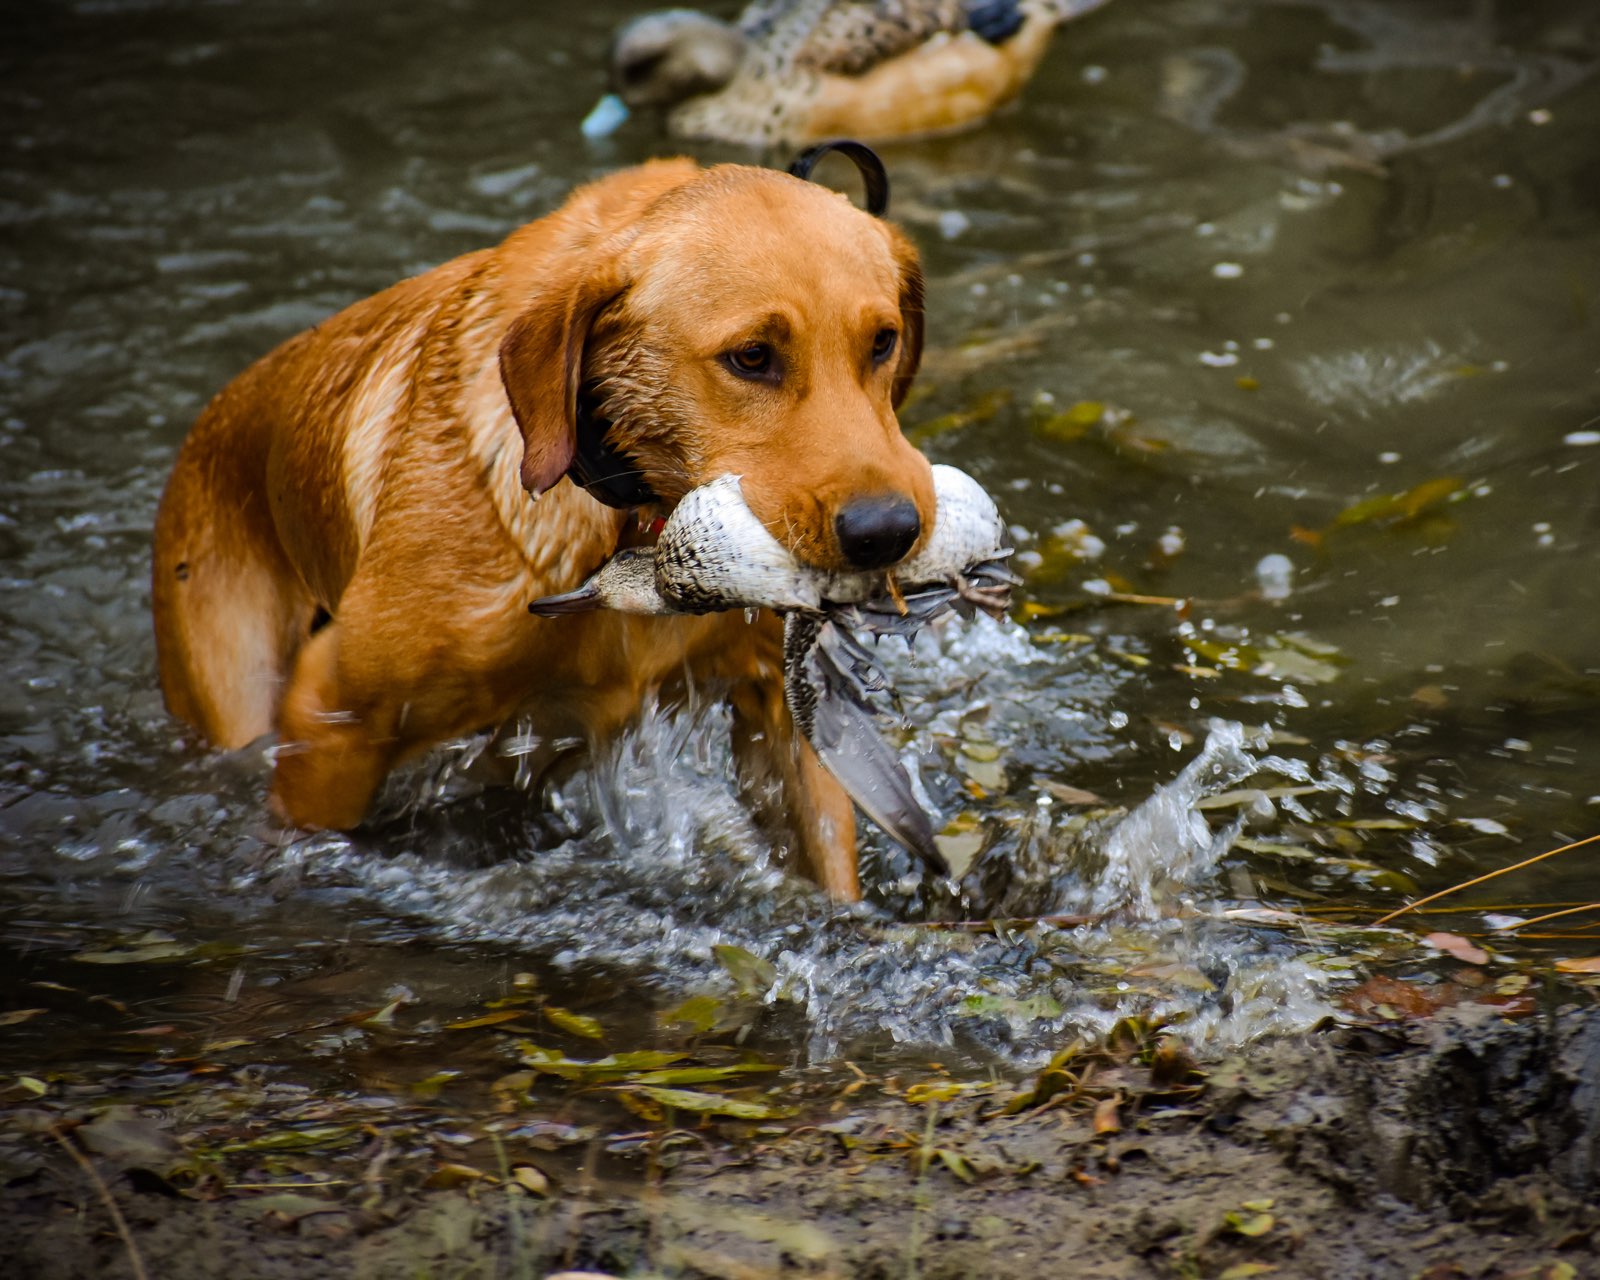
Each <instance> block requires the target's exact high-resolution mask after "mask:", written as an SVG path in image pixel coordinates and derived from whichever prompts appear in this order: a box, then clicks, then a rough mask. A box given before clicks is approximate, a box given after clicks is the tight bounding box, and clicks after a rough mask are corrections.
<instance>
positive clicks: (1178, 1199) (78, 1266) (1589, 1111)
mask: <svg viewBox="0 0 1600 1280" xmlns="http://www.w3.org/2000/svg"><path fill="white" fill-rule="evenodd" d="M1148 1047H1149V1046H1146V1049H1148ZM880 1087H882V1088H886V1089H888V1090H897V1091H898V1093H899V1096H898V1097H891V1096H888V1094H887V1093H886V1092H882V1091H880ZM331 1114H332V1112H331V1108H330V1109H329V1110H328V1115H330V1116H331ZM678 1115H679V1118H680V1119H682V1118H683V1117H682V1113H678ZM458 1119H459V1120H460V1126H461V1130H462V1132H461V1134H459V1135H457V1140H458V1141H459V1143H460V1145H459V1147H458V1148H457V1151H458V1152H460V1153H461V1154H459V1155H455V1154H453V1153H452V1152H451V1150H450V1146H451V1144H450V1142H449V1141H448V1140H446V1139H444V1138H443V1137H442V1136H441V1135H440V1134H438V1133H436V1134H435V1135H434V1137H433V1140H432V1142H431V1143H430V1144H427V1145H426V1147H418V1146H417V1145H416V1144H411V1145H409V1146H408V1145H407V1144H406V1143H405V1142H404V1141H402V1140H401V1138H400V1137H399V1136H398V1135H400V1133H401V1129H400V1128H399V1127H394V1128H392V1129H389V1130H386V1128H385V1126H384V1125H383V1124H382V1123H373V1122H370V1121H369V1122H368V1123H366V1124H365V1125H364V1126H363V1128H362V1131H361V1133H360V1135H359V1137H360V1141H359V1142H358V1143H357V1144H356V1149H355V1150H354V1151H353V1152H352V1153H350V1155H349V1156H348V1157H347V1159H346V1162H345V1163H344V1164H343V1165H340V1164H339V1163H338V1162H337V1161H335V1160H332V1159H325V1158H317V1157H306V1158H303V1159H298V1160H295V1161H292V1162H291V1164H292V1168H291V1164H284V1163H281V1162H280V1163H278V1164H276V1165H274V1166H273V1168H274V1170H275V1172H274V1173H273V1174H272V1175H271V1176H270V1177H267V1176H266V1175H264V1174H262V1173H261V1172H259V1170H258V1171H257V1172H256V1173H253V1174H252V1173H249V1172H246V1171H243V1170H239V1169H236V1170H235V1174H234V1180H233V1181H230V1182H227V1183H224V1182H222V1181H220V1180H218V1181H212V1182H209V1183H208V1182H207V1181H206V1180H205V1179H204V1178H198V1179H197V1178H195V1177H193V1176H192V1169H191V1170H190V1171H189V1173H188V1174H185V1175H178V1174H174V1175H173V1176H172V1177H170V1178H169V1177H168V1176H166V1174H165V1173H164V1172H163V1171H161V1170H160V1169H159V1168H157V1167H155V1166H158V1165H160V1164H161V1163H162V1162H163V1160H165V1161H166V1162H167V1163H168V1164H169V1165H172V1164H174V1163H175V1162H174V1157H177V1156H178V1155H179V1154H180V1153H181V1152H182V1151H185V1150H189V1149H191V1148H192V1147H193V1145H194V1143H195V1141H196V1129H197V1126H194V1125H193V1123H192V1120H191V1119H190V1118H187V1117H186V1116H185V1115H184V1114H182V1113H181V1112H179V1111H177V1110H172V1111H169V1112H167V1113H166V1114H165V1115H158V1114H157V1113H155V1112H154V1111H153V1110H151V1109H145V1110H143V1111H135V1110H133V1109H131V1108H128V1109H124V1110H122V1111H112V1112H106V1111H105V1110H104V1109H103V1108H99V1109H88V1110H81V1109H80V1110H79V1111H77V1112H73V1111H72V1110H71V1109H70V1108H67V1107H59V1108H57V1107H53V1106H48V1105H47V1106H34V1107H26V1108H18V1109H15V1110H13V1111H12V1112H11V1114H10V1115H9V1116H8V1118H7V1123H6V1130H7V1133H8V1139H9V1143H10V1145H8V1147H7V1153H8V1155H7V1159H8V1164H7V1170H8V1174H9V1177H10V1181H9V1183H8V1185H7V1186H6V1187H5V1188H4V1190H3V1192H0V1240H5V1241H8V1242H9V1243H7V1244H6V1245H5V1246H4V1249H5V1251H6V1253H7V1254H9V1255H10V1261H9V1263H8V1265H7V1268H6V1274H8V1275H10V1276H15V1277H19V1278H23V1277H26V1278H30V1280H32V1278H37V1280H69V1278H76V1277H85V1278H87V1277H114V1276H115V1277H120V1276H129V1275H134V1274H135V1272H134V1270H133V1266H132V1263H131V1261H130V1258H131V1254H130V1250H129V1247H128V1245H127V1243H125V1241H124V1240H123V1239H122V1237H121V1236H120V1235H119V1229H118V1227H117V1224H116V1223H115V1222H114V1220H113V1218H112V1217H111V1215H110V1213H109V1210H108V1207H107V1204H106V1200H105V1196H106V1193H107V1192H109V1194H110V1195H111V1196H112V1197H114V1199H115V1201H116V1203H117V1205H118V1206H119V1208H120V1211H121V1214H122V1215H123V1217H124V1218H125V1221H126V1229H127V1232H128V1234H129V1236H130V1237H131V1239H132V1242H133V1245H134V1247H135V1248H136V1249H137V1252H138V1254H139V1257H140V1259H141V1261H142V1265H143V1267H144V1269H145V1274H147V1275H149V1276H152V1277H155V1276H159V1277H166V1278H169V1280H187V1278H189V1277H210V1276H219V1275H230V1276H234V1277H246V1276H262V1277H278V1276H294V1277H297V1280H313V1278H317V1277H324V1276H326V1277H335V1276H338V1277H348V1276H360V1277H372V1278H374V1280H379V1278H387V1277H395V1278H396V1280H399V1278H400V1277H405V1278H406V1280H414V1278H416V1277H455V1276H483V1277H499V1276H505V1277H512V1278H517V1277H524V1276H530V1277H542V1276H545V1275H547V1274H550V1273H552V1272H557V1271H560V1270H562V1269H563V1268H587V1269H592V1270H598V1271H602V1272H606V1273H609V1274H613V1275H618V1276H655V1275H661V1276H682V1277H719V1278H721V1277H727V1278H731V1280H746V1278H753V1277H765V1276H788V1275H793V1276H838V1277H880V1276H881V1277H890V1276H894V1277H902V1276H914V1277H924V1278H931V1277H971V1276H989V1277H1013V1276H1014V1277H1036V1276H1058V1275H1074V1276H1094V1277H1123V1276H1128V1277H1133V1276H1174V1277H1223V1276H1227V1277H1232V1278H1233V1280H1239V1278H1241V1277H1245V1276H1252V1275H1268V1274H1275V1275H1281V1276H1304V1277H1356V1276H1361V1277H1391V1276H1392V1277H1397V1278H1402V1277H1403V1278H1405V1280H1410V1278H1411V1277H1417V1276H1427V1277H1430V1280H1445V1278H1447V1277H1458V1276H1459V1277H1474V1278H1475V1277H1485V1278H1487V1277H1505V1278H1507V1280H1509V1278H1510V1277H1514V1276H1519V1277H1521V1276H1525V1277H1540V1278H1541V1280H1545V1278H1548V1280H1561V1278H1565V1277H1577V1276H1588V1275H1594V1274H1596V1273H1597V1269H1600V1257H1597V1238H1596V1231H1597V1229H1600V1196H1597V1192H1600V1016H1596V1014H1595V1012H1594V1011H1593V1010H1592V1009H1584V1010H1581V1011H1580V1010H1575V1009H1571V1008H1568V1009H1566V1010H1564V1011H1561V1012H1556V1011H1554V1010H1551V1011H1547V1012H1544V1013H1536V1014H1534V1015H1533V1016H1530V1017H1527V1018H1524V1019H1522V1020H1520V1021H1516V1022H1512V1021H1507V1020H1505V1019H1503V1018H1501V1017H1499V1016H1497V1015H1496V1014H1495V1013H1494V1011H1493V1010H1490V1009H1486V1008H1483V1007H1481V1006H1464V1007H1462V1008H1460V1009H1456V1010H1450V1011H1447V1012H1446V1013H1443V1014H1440V1015H1439V1016H1438V1017H1436V1018H1433V1019H1430V1020H1428V1021H1426V1022H1422V1023H1416V1024H1412V1025H1409V1026H1401V1025H1399V1024H1398V1023H1393V1022H1391V1023H1387V1024H1380V1023H1377V1022H1372V1023H1360V1024H1346V1025H1342V1026H1338V1027H1334V1028H1330V1029H1329V1030H1326V1031H1324V1032H1322V1033H1320V1034H1315V1035H1312V1036H1308V1037H1303V1038H1299V1039H1295V1040H1289V1041H1282V1042H1278V1043H1276V1044H1272V1045H1266V1046H1257V1047H1255V1048H1253V1049H1250V1050H1248V1051H1245V1052H1242V1053H1239V1054H1236V1055H1234V1056H1232V1057H1230V1058H1228V1059H1225V1060H1223V1061H1221V1062H1218V1063H1215V1064H1210V1065H1208V1066H1204V1067H1198V1068H1197V1067H1195V1066H1194V1064H1191V1063H1188V1062H1187V1061H1186V1060H1184V1059H1183V1058H1182V1057H1181V1055H1174V1054H1172V1053H1169V1052H1167V1051H1166V1050H1164V1049H1162V1048H1160V1047H1159V1046H1158V1047H1157V1048H1156V1051H1155V1052H1153V1053H1151V1052H1145V1051H1140V1052H1132V1051H1131V1050H1130V1051H1129V1052H1125V1053H1119V1052H1117V1051H1115V1049H1114V1048H1110V1047H1102V1048H1101V1049H1099V1050H1097V1051H1095V1052H1093V1053H1085V1054H1080V1055H1077V1056H1075V1057H1071V1058H1063V1059H1062V1060H1061V1061H1059V1062H1058V1064H1057V1067H1056V1070H1055V1071H1054V1072H1051V1071H1046V1072H1045V1073H1043V1074H1042V1075H1041V1076H1040V1077H1039V1078H1038V1079H1037V1080H1035V1081H1032V1082H1031V1083H1030V1082H1023V1083H1021V1084H1018V1085H1009V1086H1007V1085H993V1086H989V1087H978V1086H974V1085H971V1084H960V1083H957V1082H954V1081H940V1080H937V1079H935V1080H930V1081H923V1082H921V1083H920V1084H913V1085H910V1086H905V1085H904V1084H903V1082H899V1081H895V1080H893V1079H891V1080H888V1081H881V1082H874V1083H872V1084H870V1085H864V1086H863V1087H862V1088H861V1089H859V1090H854V1091H853V1090H850V1089H849V1088H846V1089H844V1090H842V1091H841V1090H832V1091H831V1092H830V1093H828V1094H826V1095H824V1096H821V1097H818V1098H816V1099H815V1100H814V1101H813V1103H812V1104H811V1105H809V1106H805V1107H802V1108H801V1113H800V1114H798V1115H796V1116H795V1117H793V1118H792V1119H791V1120H788V1121H786V1122H785V1123H783V1124H781V1125H778V1124H771V1123H767V1124H758V1123H738V1122H733V1121H726V1120H724V1121H718V1122H715V1124H714V1125H713V1124H712V1123H710V1122H706V1123H701V1124H700V1125H698V1126H691V1125H689V1123H688V1122H687V1121H685V1125H686V1127H684V1128H674V1127H672V1126H671V1125H670V1123H669V1120H670V1118H667V1119H662V1120H657V1121H655V1122H653V1123H652V1122H640V1120H639V1118H638V1117H633V1119H634V1121H635V1123H634V1124H633V1125H628V1124H627V1122H626V1120H625V1119H620V1118H615V1117H614V1119H618V1120H619V1121H620V1122H619V1123H613V1124H611V1125H610V1126H601V1128H602V1129H604V1130H605V1131H604V1132H601V1131H599V1130H596V1131H594V1132H592V1133H591V1134H590V1136H589V1137H588V1138H587V1140H586V1141H585V1142H581V1143H574V1144H572V1145H570V1146H568V1147H566V1148H565V1149H564V1150H562V1149H560V1148H561V1146H562V1144H561V1143H560V1142H558V1141H552V1142H546V1143H543V1144H540V1143H539V1142H537V1141H536V1140H534V1141H533V1142H532V1145H531V1146H530V1143H529V1141H528V1139H529V1135H537V1134H539V1133H540V1132H541V1131H542V1132H544V1133H545V1134H546V1135H547V1136H554V1137H557V1138H559V1137H560V1135H561V1134H562V1133H563V1132H569V1131H571V1127H570V1126H568V1127H567V1128H566V1129H564V1128H563V1126H562V1124H561V1123H559V1122H557V1121H553V1120H548V1119H547V1118H542V1117H541V1118H532V1119H531V1120H530V1117H529V1116H528V1115H527V1114H526V1113H522V1114H518V1115H517V1116H516V1117H515V1119H516V1120H517V1121H518V1126H517V1127H515V1128H512V1129H508V1130H506V1134H507V1136H506V1138H505V1140H504V1141H503V1142H499V1141H497V1142H496V1144H495V1150H494V1152H493V1154H492V1155H491V1154H490V1153H488V1152H487V1151H480V1152H477V1153H476V1154H474V1149H473V1148H472V1147H471V1145H470V1144H469V1143H468V1142H467V1140H466V1131H467V1130H469V1129H470V1128H471V1127H472V1126H473V1125H474V1124H475V1123H479V1122H481V1121H482V1120H483V1119H484V1117H483V1116H476V1117H474V1116H468V1115H462V1116H460V1117H458ZM78 1120H89V1121H91V1123H89V1124H87V1125H85V1126H84V1127H80V1128H76V1129H74V1128H73V1127H72V1125H73V1122H74V1121H78ZM69 1143H70V1144H71V1147H72V1152H68V1151H67V1150H66V1145H67V1144H69ZM540 1147H543V1148H547V1150H543V1151H540V1150H536V1149H537V1148H540ZM530 1150H534V1154H535V1158H533V1159H529V1158H528V1153H529V1151H530ZM72 1153H76V1155H73V1154H72ZM176 1163H177V1164H181V1163H182V1162H181V1161H177V1162H176ZM90 1169H93V1170H94V1173H93V1174H91V1173H90V1172H89V1170H90ZM167 1172H170V1168H169V1169H168V1170H167ZM213 1172H214V1170H213ZM335 1175H342V1176H335ZM251 1177H254V1178H257V1179H261V1180H259V1181H254V1182H251V1181H245V1179H246V1178H251ZM97 1179H103V1186H104V1190H102V1186H101V1185H97ZM319 1182H320V1183H322V1185H321V1186H318V1185H316V1184H317V1183H319Z"/></svg>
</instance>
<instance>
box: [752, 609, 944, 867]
mask: <svg viewBox="0 0 1600 1280" xmlns="http://www.w3.org/2000/svg"><path fill="white" fill-rule="evenodd" d="M783 651H784V694H785V698H786V700H787V701H788V703H789V710H790V713H791V714H792V715H793V716H794V719H795V724H796V726H797V727H798V728H799V729H800V731H801V732H802V733H804V734H805V736H806V739H807V741H809V742H810V743H811V745H812V747H813V748H815V750H816V753H817V758H818V759H820V760H821V761H822V763H823V766H824V767H825V768H826V769H827V770H828V772H829V773H831V774H832V775H833V776H834V777H835V778H837V779H838V780H839V785H840V786H842V787H843V788H844V789H845V792H846V794H848V795H849V797H850V799H851V800H853V801H855V803H856V806H857V807H858V808H859V809H860V810H861V811H862V812H863V813H864V814H866V815H867V817H869V818H871V819H872V820H873V822H875V823H877V824H878V826H879V827H881V828H882V829H883V830H884V832H885V833H886V834H887V835H889V836H890V837H891V838H892V839H894V840H896V841H898V842H899V843H900V844H901V845H903V846H904V847H905V848H906V849H907V850H909V851H910V852H911V853H913V854H915V855H916V856H917V857H918V858H920V859H921V860H922V861H923V862H924V863H925V864H926V865H927V866H928V867H930V868H931V869H932V870H934V871H936V872H938V873H939V874H940V875H949V874H950V864H949V863H947V862H946V861H945V859H944V855H943V854H941V853H940V852H939V846H938V845H937V844H936V843H935V842H934V838H933V823H932V822H930V821H929V819H928V815H927V813H926V811H925V810H924V809H923V808H922V805H921V804H920V803H919V802H918V800H917V797H916V793H915V792H913V791H912V789H911V778H910V776H909V775H908V774H907V773H906V771H905V766H904V765H902V764H901V763H900V758H899V757H898V756H897V755H895V753H894V752H893V751H891V750H890V749H889V746H888V744H887V743H885V742H884V740H883V738H882V737H881V736H880V734H879V732H878V725H877V723H876V721H875V720H874V718H873V714H872V706H871V703H870V702H869V701H868V698H867V695H868V693H869V691H876V690H880V689H883V688H884V687H885V682H884V680H883V676H882V673H881V672H879V670H878V668H877V665H876V664H875V663H874V662H873V661H872V658H871V655H870V654H868V653H867V651H866V650H865V649H864V648H863V647H862V646H861V645H860V643H859V642H857V641H856V640H855V639H854V637H852V636H851V635H850V634H849V632H847V631H844V630H843V629H841V628H840V627H838V626H836V625H835V624H834V623H832V622H830V621H828V620H827V619H825V618H821V617H818V616H817V615H815V614H799V613H791V614H789V615H788V617H787V618H786V619H785V620H784V634H783Z"/></svg>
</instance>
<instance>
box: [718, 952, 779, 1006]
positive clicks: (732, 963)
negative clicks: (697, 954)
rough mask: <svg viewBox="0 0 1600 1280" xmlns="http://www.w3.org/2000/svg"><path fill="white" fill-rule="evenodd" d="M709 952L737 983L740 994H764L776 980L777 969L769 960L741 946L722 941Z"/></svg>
mask: <svg viewBox="0 0 1600 1280" xmlns="http://www.w3.org/2000/svg"><path fill="white" fill-rule="evenodd" d="M711 953H712V954H713V955H714V956H716V958H717V963H718V964H720V965H721V966H722V967H723V968H724V969H725V970H727V973H728V976H729V977H730V978H732V979H733V980H734V982H735V983H737V984H738V987H739V991H740V994H742V995H750V996H761V995H766V993H767V992H768V991H770V990H771V989H772V984H773V983H774V982H776V981H777V980H778V971H777V970H776V969H775V968H773V967H772V962H771V961H770V960H764V959H762V958H761V957H760V956H758V955H754V954H752V953H751V952H749V951H746V950H745V949H744V948H743V947H735V946H732V945H730V944H727V943H724V944H722V945H720V946H715V947H712V948H711Z"/></svg>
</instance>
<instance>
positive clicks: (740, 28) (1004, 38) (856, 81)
mask: <svg viewBox="0 0 1600 1280" xmlns="http://www.w3.org/2000/svg"><path fill="white" fill-rule="evenodd" d="M1106 3H1107V0H754V3H752V4H751V5H750V6H749V7H748V8H747V9H745V11H744V13H743V14H742V15H740V17H739V19H738V21H737V22H733V23H728V22H722V21H720V20H718V19H716V18H712V17H709V16H708V15H706V14H703V13H699V12H696V11H695V10H693V9H667V10H663V11H661V12H658V13H647V14H645V15H643V16H642V17H638V18H635V19H633V20H632V21H630V22H628V23H626V24H625V25H624V26H623V27H621V28H620V29H619V30H618V32H617V35H616V38H615V39H614V41H613V42H612V46H611V85H612V92H610V93H608V94H607V95H606V96H605V97H603V98H602V99H601V100H600V101H599V103H597V104H596V106H595V108H594V110H592V111H591V112H590V113H589V115H588V117H587V118H586V119H585V120H584V122H583V133H584V136H585V137H588V138H603V137H606V136H607V135H609V134H611V133H612V132H614V131H615V130H616V129H617V128H618V127H619V126H620V125H621V124H622V122H623V121H624V120H626V119H627V118H628V115H629V113H630V112H631V111H632V110H634V109H636V108H655V109H658V110H661V111H663V112H664V113H665V115H666V123H667V129H668V131H669V132H671V133H673V134H675V135H676V136H678V137H680V138H700V139H706V140H711V141H721V142H735V143H748V144H752V145H768V146H771V145H777V144H780V143H808V142H815V141H818V140H819V139H822V138H829V137H835V136H838V135H840V134H845V135H849V136H853V137H858V138H864V139H868V140H873V139H885V138H906V137H914V136H920V135H927V134H937V133H947V132H950V131H952V130H956V129H961V128H964V127H966V126H968V125H972V124H976V123H977V122H979V121H981V120H983V119H984V118H985V117H987V116H989V115H990V114H991V113H992V112H994V111H995V110H996V109H998V108H999V107H1001V106H1004V105H1005V104H1006V103H1007V102H1009V101H1011V99H1012V98H1014V97H1016V96H1017V94H1018V93H1020V92H1021V91H1022V88H1023V86H1024V85H1025V84H1027V82H1028V78H1029V77H1030V76H1032V74H1033V72H1034V69H1035V68H1036V67H1037V66H1038V65H1039V61H1040V59H1041V58H1043V56H1044V53H1045V50H1046V48H1047V47H1048V45H1049V42H1050V36H1051V34H1052V33H1053V32H1054V30H1055V28H1056V27H1057V26H1059V25H1060V24H1061V23H1063V22H1065V21H1067V20H1068V19H1071V18H1076V17H1078V16H1079V15H1081V14H1084V13H1088V12H1089V11H1090V10H1092V9H1098V8H1099V7H1100V6H1101V5H1103V4H1106Z"/></svg>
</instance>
